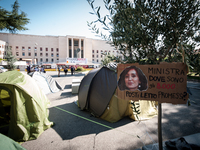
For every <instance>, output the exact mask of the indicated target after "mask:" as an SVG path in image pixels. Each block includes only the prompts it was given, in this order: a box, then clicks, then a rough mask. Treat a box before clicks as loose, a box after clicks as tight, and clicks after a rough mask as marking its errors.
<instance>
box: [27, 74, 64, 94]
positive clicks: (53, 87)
mask: <svg viewBox="0 0 200 150" xmlns="http://www.w3.org/2000/svg"><path fill="white" fill-rule="evenodd" d="M29 75H30V76H32V78H33V79H34V80H35V81H36V83H37V84H38V86H39V87H40V88H41V89H42V90H43V92H44V93H45V94H49V93H56V92H59V91H60V90H62V88H61V86H60V85H59V84H58V82H57V81H55V80H54V79H53V78H52V77H51V76H50V75H48V74H47V73H43V72H31V73H30V74H29Z"/></svg>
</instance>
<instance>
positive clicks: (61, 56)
mask: <svg viewBox="0 0 200 150" xmlns="http://www.w3.org/2000/svg"><path fill="white" fill-rule="evenodd" d="M0 45H1V46H0V58H3V55H4V53H5V48H6V47H7V46H8V48H10V49H11V50H12V54H13V55H15V56H16V58H17V59H18V60H21V61H26V64H27V65H46V64H52V65H53V64H54V65H59V64H63V65H69V66H70V65H90V66H91V65H93V66H99V65H100V64H101V60H102V58H103V57H104V56H103V55H102V53H104V52H109V53H110V54H111V55H115V56H117V55H120V54H119V51H118V50H116V49H115V48H114V47H112V46H111V45H110V44H108V43H107V42H106V41H103V40H98V39H90V38H86V37H82V36H70V35H66V36H48V35H47V36H39V35H26V34H11V33H0Z"/></svg>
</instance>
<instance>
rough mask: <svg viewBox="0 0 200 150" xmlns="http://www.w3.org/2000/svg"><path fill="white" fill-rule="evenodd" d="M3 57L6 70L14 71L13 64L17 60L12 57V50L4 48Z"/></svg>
mask: <svg viewBox="0 0 200 150" xmlns="http://www.w3.org/2000/svg"><path fill="white" fill-rule="evenodd" d="M5 52H6V53H5V55H4V59H5V61H7V67H6V68H7V69H8V70H14V69H16V66H15V64H14V63H15V62H16V61H17V58H16V57H15V56H14V55H12V50H11V49H10V48H8V46H6V51H5Z"/></svg>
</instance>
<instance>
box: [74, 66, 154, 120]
mask: <svg viewBox="0 0 200 150" xmlns="http://www.w3.org/2000/svg"><path fill="white" fill-rule="evenodd" d="M116 88H117V73H116V72H115V71H112V70H110V69H109V68H107V67H102V68H96V69H93V70H91V71H90V72H89V73H88V74H87V75H85V76H84V78H83V79H82V81H81V83H80V86H79V91H78V106H79V107H80V108H81V110H88V111H90V112H91V113H92V114H93V115H94V116H96V117H100V118H101V119H104V120H106V121H109V122H117V121H118V120H120V119H122V118H123V117H125V116H129V117H130V118H131V119H133V120H138V119H139V120H144V119H149V118H152V117H154V116H155V115H157V109H156V106H155V102H152V101H144V100H141V101H138V102H136V103H134V106H135V108H137V109H139V110H140V112H141V113H140V114H137V113H135V110H136V109H135V108H134V106H133V102H132V101H131V100H130V101H127V100H124V99H120V98H118V97H117V95H116V94H115V93H116Z"/></svg>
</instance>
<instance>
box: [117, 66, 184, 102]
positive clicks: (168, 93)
mask: <svg viewBox="0 0 200 150" xmlns="http://www.w3.org/2000/svg"><path fill="white" fill-rule="evenodd" d="M186 68H187V66H186V65H185V64H184V63H161V64H159V65H139V64H137V63H134V64H119V65H118V68H117V79H118V85H117V95H118V97H120V98H122V99H125V100H134V101H137V100H152V101H159V102H161V103H173V104H185V103H186V102H187V99H188V93H187V71H186Z"/></svg>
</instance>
